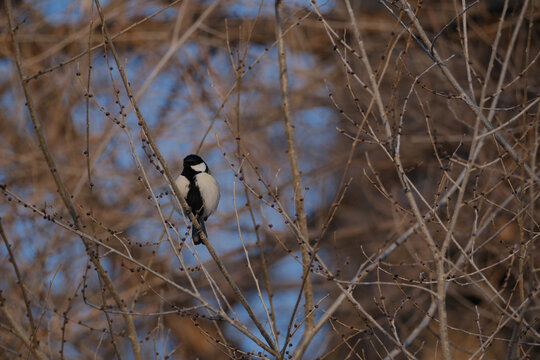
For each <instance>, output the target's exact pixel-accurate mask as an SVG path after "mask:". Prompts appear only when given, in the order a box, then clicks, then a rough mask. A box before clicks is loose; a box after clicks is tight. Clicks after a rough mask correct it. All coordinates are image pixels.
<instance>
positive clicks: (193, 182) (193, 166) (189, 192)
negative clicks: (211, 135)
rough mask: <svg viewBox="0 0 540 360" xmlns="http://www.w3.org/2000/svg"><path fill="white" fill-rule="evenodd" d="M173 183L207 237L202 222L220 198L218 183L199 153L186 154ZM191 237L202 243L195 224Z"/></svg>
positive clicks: (213, 209)
mask: <svg viewBox="0 0 540 360" xmlns="http://www.w3.org/2000/svg"><path fill="white" fill-rule="evenodd" d="M175 183H176V186H177V187H178V190H180V195H181V196H182V197H183V198H184V199H185V200H186V203H187V204H188V205H189V207H190V209H191V211H192V212H193V215H195V217H196V218H197V221H198V222H199V224H200V225H201V231H202V232H203V233H204V235H205V237H206V238H207V239H208V235H207V233H206V226H205V224H204V223H205V221H206V220H207V219H208V217H209V216H210V215H212V213H214V211H216V209H217V206H218V204H219V198H220V193H219V184H218V182H217V181H216V179H215V178H214V177H213V176H212V175H211V174H210V169H209V168H208V165H207V164H206V162H204V160H203V159H202V158H201V157H200V156H199V155H195V154H190V155H188V156H186V157H185V158H184V168H183V169H182V173H181V174H180V175H179V176H178V177H177V178H176V180H175ZM191 237H192V239H193V243H194V244H195V245H198V244H202V241H201V237H200V231H198V230H197V229H195V226H192V231H191Z"/></svg>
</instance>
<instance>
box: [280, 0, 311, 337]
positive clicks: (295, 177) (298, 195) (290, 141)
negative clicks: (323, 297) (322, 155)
mask: <svg viewBox="0 0 540 360" xmlns="http://www.w3.org/2000/svg"><path fill="white" fill-rule="evenodd" d="M282 7H283V4H282V1H281V0H276V2H275V12H276V38H277V45H278V61H279V84H280V87H281V101H282V105H283V106H282V108H283V122H284V126H285V134H286V136H287V154H288V155H289V163H290V166H291V173H292V181H293V187H294V208H295V211H296V217H295V219H296V222H297V223H298V229H299V231H300V234H299V237H300V241H301V244H302V245H301V247H300V249H301V252H302V264H303V270H304V272H306V270H308V268H309V267H310V266H311V260H310V256H309V254H308V247H307V244H306V243H307V242H308V241H309V237H308V229H307V217H306V211H305V209H304V195H303V193H302V179H301V175H300V170H299V169H298V157H297V155H296V150H295V147H294V134H293V126H292V124H291V114H290V108H289V85H288V83H289V77H288V74H287V62H286V58H285V43H284V40H283V19H282V17H281V11H282ZM304 297H305V299H304V314H305V316H306V321H305V328H304V334H306V333H307V332H310V331H311V329H312V328H313V324H314V321H313V315H312V314H311V309H312V308H313V286H312V283H311V277H310V276H309V274H308V276H307V278H306V283H305V285H304Z"/></svg>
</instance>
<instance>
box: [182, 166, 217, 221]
mask: <svg viewBox="0 0 540 360" xmlns="http://www.w3.org/2000/svg"><path fill="white" fill-rule="evenodd" d="M186 180H187V179H186ZM195 183H196V185H197V187H198V188H199V192H200V193H201V197H202V199H203V203H204V216H210V215H211V214H212V213H213V212H214V211H215V210H216V208H217V206H218V203H219V184H218V182H217V181H216V179H214V177H213V176H212V175H210V174H208V173H200V174H197V175H195Z"/></svg>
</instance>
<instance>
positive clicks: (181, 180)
mask: <svg viewBox="0 0 540 360" xmlns="http://www.w3.org/2000/svg"><path fill="white" fill-rule="evenodd" d="M175 183H176V186H178V190H180V195H181V196H182V197H183V198H184V199H185V198H186V197H187V194H188V191H189V180H188V179H187V178H186V177H185V176H184V175H180V176H178V177H177V178H176V181H175Z"/></svg>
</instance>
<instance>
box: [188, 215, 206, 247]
mask: <svg viewBox="0 0 540 360" xmlns="http://www.w3.org/2000/svg"><path fill="white" fill-rule="evenodd" d="M197 221H199V224H200V225H201V230H200V231H198V230H197V229H195V226H193V225H192V227H191V237H192V238H193V243H194V244H195V245H199V244H202V243H203V242H202V241H201V237H200V236H199V235H200V232H201V231H202V232H203V233H204V236H206V238H207V239H208V234H207V233H206V226H205V225H204V219H203V218H202V217H200V218H197Z"/></svg>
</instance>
